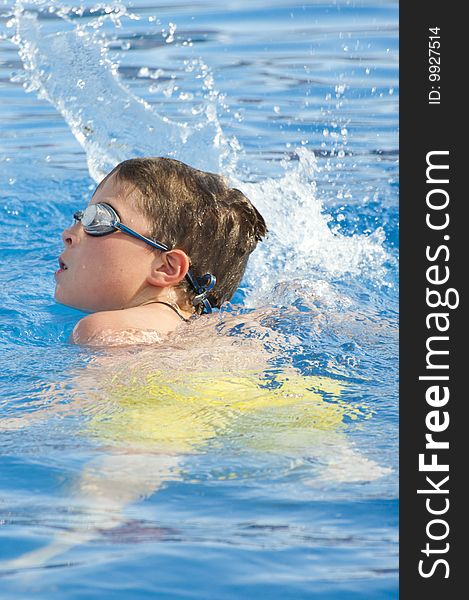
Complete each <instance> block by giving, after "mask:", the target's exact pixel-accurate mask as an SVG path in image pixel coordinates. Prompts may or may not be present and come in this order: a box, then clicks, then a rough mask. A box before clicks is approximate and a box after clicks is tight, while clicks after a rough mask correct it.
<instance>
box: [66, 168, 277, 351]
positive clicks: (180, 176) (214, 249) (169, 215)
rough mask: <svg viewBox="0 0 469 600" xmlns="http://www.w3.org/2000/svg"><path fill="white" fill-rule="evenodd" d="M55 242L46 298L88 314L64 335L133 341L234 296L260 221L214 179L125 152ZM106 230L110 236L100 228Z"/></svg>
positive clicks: (90, 341) (261, 228) (89, 341)
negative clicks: (50, 295) (58, 247)
mask: <svg viewBox="0 0 469 600" xmlns="http://www.w3.org/2000/svg"><path fill="white" fill-rule="evenodd" d="M74 218H75V223H74V225H72V226H71V227H69V228H67V229H66V230H65V231H64V232H63V234H62V239H63V242H64V245H65V250H64V252H63V253H62V254H61V255H60V257H59V267H60V268H59V269H58V270H57V271H56V273H55V278H56V290H55V299H56V300H57V301H58V302H60V303H62V304H66V305H68V306H72V307H74V308H78V309H80V310H84V311H89V312H90V313H91V314H89V315H87V316H86V317H84V318H83V319H81V320H80V321H79V322H78V323H77V325H76V326H75V328H74V330H73V333H72V340H71V341H73V342H74V343H77V344H86V345H94V344H99V345H103V344H106V343H112V342H113V341H114V342H115V341H116V340H117V339H118V338H119V334H121V336H122V335H123V334H124V332H126V333H129V334H130V333H131V334H132V341H133V342H134V343H138V341H141V340H142V339H144V338H145V334H144V332H145V331H146V332H148V330H151V331H152V332H157V333H158V334H162V335H164V334H167V333H169V332H171V331H173V330H174V329H176V327H177V326H178V325H179V324H180V323H181V322H182V321H188V320H189V319H190V318H191V317H192V315H194V314H201V313H203V312H211V309H212V307H218V308H219V307H220V306H221V305H222V304H223V303H224V302H225V301H227V300H229V299H230V298H231V297H232V296H233V294H234V293H235V291H236V289H237V287H238V286H239V283H240V281H241V278H242V276H243V274H244V271H245V269H246V265H247V261H248V258H249V255H250V254H251V252H252V251H253V250H254V248H255V247H256V245H257V242H258V241H260V240H261V239H262V238H263V237H264V236H265V234H266V232H267V228H266V225H265V222H264V219H263V218H262V216H261V215H260V214H259V212H258V211H257V210H256V209H255V208H254V206H253V205H252V204H251V202H250V201H249V200H248V199H247V198H246V196H244V194H242V193H241V192H240V191H239V190H236V189H232V188H229V187H228V186H227V185H226V183H225V181H224V179H223V178H222V177H220V176H218V175H215V174H212V173H206V172H204V171H199V170H197V169H193V168H192V167H189V166H188V165H185V164H184V163H181V162H179V161H177V160H173V159H169V158H134V159H130V160H126V161H124V162H122V163H120V164H119V165H117V167H115V168H114V169H113V170H112V171H111V172H110V173H109V174H108V175H107V176H106V177H105V178H104V179H103V181H102V182H101V183H100V184H99V185H98V187H97V189H96V191H95V193H94V195H93V197H92V199H91V201H90V204H89V205H88V207H87V208H86V209H85V211H83V212H77V213H75V215H74ZM110 234H112V235H110Z"/></svg>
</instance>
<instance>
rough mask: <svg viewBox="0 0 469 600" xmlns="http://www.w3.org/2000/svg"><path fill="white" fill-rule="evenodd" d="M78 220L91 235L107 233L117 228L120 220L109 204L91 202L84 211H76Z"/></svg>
mask: <svg viewBox="0 0 469 600" xmlns="http://www.w3.org/2000/svg"><path fill="white" fill-rule="evenodd" d="M74 217H75V219H76V220H77V221H80V222H81V224H82V225H83V229H84V230H85V231H86V233H88V234H89V235H106V234H107V233H112V232H113V231H115V230H116V227H115V223H116V222H119V220H118V216H117V214H116V213H115V211H114V210H113V209H112V208H111V207H110V206H108V205H107V204H90V205H89V206H87V207H86V208H85V210H84V211H82V212H78V213H75V215H74Z"/></svg>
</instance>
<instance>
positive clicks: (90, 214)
mask: <svg viewBox="0 0 469 600" xmlns="http://www.w3.org/2000/svg"><path fill="white" fill-rule="evenodd" d="M73 218H74V219H75V221H79V222H80V223H81V224H82V226H83V229H84V231H85V233H87V234H88V235H93V236H95V237H100V236H103V235H109V234H110V233H114V232H116V231H122V233H127V234H128V235H131V236H132V237H134V238H137V239H138V240H141V241H142V242H145V243H146V244H149V245H150V246H152V247H153V248H156V249H157V250H161V252H168V251H169V250H171V248H169V246H167V245H166V244H163V243H161V242H157V241H156V240H151V239H150V238H147V237H145V236H144V235H141V234H140V233H137V232H136V231H134V230H133V229H130V227H127V225H124V224H123V223H121V220H120V217H119V215H118V214H117V212H116V210H115V209H114V208H112V206H110V205H109V204H106V203H104V202H101V203H99V204H90V205H89V206H87V207H86V208H85V210H83V211H81V210H80V211H78V212H76V213H75V214H74V215H73ZM186 279H187V281H188V282H189V283H190V285H191V286H192V289H193V290H194V291H195V297H194V299H193V300H192V304H193V305H194V306H198V305H199V304H203V311H202V312H207V313H211V312H212V306H211V304H210V302H209V300H208V299H207V294H208V292H210V290H212V289H213V287H214V286H215V283H216V282H217V278H216V277H215V275H212V274H211V273H206V274H205V275H202V276H200V277H196V276H195V275H194V274H193V273H192V272H191V271H188V272H187V274H186Z"/></svg>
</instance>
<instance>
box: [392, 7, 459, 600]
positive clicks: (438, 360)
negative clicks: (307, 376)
mask: <svg viewBox="0 0 469 600" xmlns="http://www.w3.org/2000/svg"><path fill="white" fill-rule="evenodd" d="M461 7H462V5H458V4H456V3H453V2H443V1H441V0H440V1H438V2H436V1H433V0H429V1H427V2H424V3H422V4H416V3H415V2H406V3H404V2H402V3H401V5H400V157H401V167H400V180H401V186H400V222H401V243H400V247H401V255H400V314H401V318H400V373H401V380H400V501H401V504H400V506H401V508H400V598H401V599H403V600H407V599H412V600H413V599H415V598H420V597H422V598H425V600H432V599H433V598H435V599H437V598H438V599H441V598H444V599H445V600H450V599H452V598H459V597H466V596H467V591H466V592H464V591H463V590H464V589H465V583H466V582H465V579H466V573H465V572H464V570H463V568H462V564H463V556H462V552H463V549H462V541H463V540H464V534H463V530H465V529H466V528H465V522H466V519H464V517H463V514H462V510H461V507H462V506H464V505H466V504H467V500H466V499H465V498H464V493H463V492H462V490H461V482H462V481H463V476H462V473H461V470H460V468H459V466H458V465H460V464H462V463H464V462H465V458H466V456H467V455H468V448H467V446H466V444H467V445H468V446H469V434H465V435H464V434H463V433H462V427H463V424H464V415H463V408H464V407H465V405H466V404H467V403H468V401H469V400H468V391H467V388H466V387H465V386H464V384H463V383H464V382H463V378H464V375H463V373H464V372H468V373H469V352H468V350H467V348H468V345H467V344H466V343H465V337H466V332H469V326H468V325H467V318H466V319H465V317H467V316H468V315H467V311H466V310H465V306H466V293H465V288H466V287H467V286H466V284H465V281H464V279H465V278H466V279H467V277H468V271H469V269H468V268H467V267H466V265H467V264H468V262H469V260H468V259H469V246H467V245H466V244H465V242H466V240H467V241H468V242H469V230H468V225H467V223H468V220H467V217H466V214H467V211H466V205H467V204H468V202H469V200H468V196H469V191H468V190H467V189H464V188H463V185H462V184H463V179H464V178H465V174H466V172H469V162H468V161H467V159H466V156H468V152H467V150H466V148H465V146H467V144H468V132H469V128H468V125H467V124H468V121H469V119H468V111H469V104H468V103H467V102H465V90H466V89H467V85H468V75H467V73H468V69H467V64H466V62H467V59H466V56H467V52H465V49H466V40H467V39H469V29H468V28H467V23H466V19H465V18H464V17H463V16H462V13H461V10H460V9H461ZM463 161H464V163H465V164H463ZM465 267H466V268H465ZM463 269H464V270H465V273H463ZM463 287H464V290H463ZM465 313H466V314H465ZM465 470H466V469H465ZM458 507H459V508H458ZM464 508H465V506H464ZM456 514H458V515H459V521H458V519H457V517H456ZM466 572H467V573H469V571H466ZM456 590H458V591H457V592H456Z"/></svg>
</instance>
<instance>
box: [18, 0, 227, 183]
mask: <svg viewBox="0 0 469 600" xmlns="http://www.w3.org/2000/svg"><path fill="white" fill-rule="evenodd" d="M47 4H48V3H44V2H37V4H35V6H36V8H41V7H42V6H43V5H46V6H47ZM124 8H125V7H124ZM124 8H122V9H121V12H120V13H119V18H122V17H123V15H124V14H125V10H124ZM104 10H105V9H104ZM51 11H52V12H55V13H56V15H57V17H58V21H57V23H58V26H59V28H60V30H59V31H55V32H54V33H47V32H44V31H43V26H42V25H41V23H40V20H39V19H38V15H37V14H36V13H34V12H29V11H28V10H26V9H25V8H24V7H23V5H22V3H21V2H17V3H16V5H15V9H14V17H13V18H12V19H11V21H10V23H9V25H10V27H14V28H15V35H14V36H12V37H11V41H12V42H13V43H15V44H16V45H17V46H18V53H19V56H20V58H21V60H22V63H23V68H24V73H23V74H22V77H23V78H24V87H25V89H26V91H28V92H32V91H35V92H36V93H37V94H38V96H39V97H40V98H42V99H45V100H47V101H49V102H50V103H51V104H52V105H53V106H54V107H55V108H56V109H57V110H58V111H59V112H60V113H61V115H62V116H63V118H64V119H65V121H66V122H67V124H68V126H69V127H70V130H71V131H72V133H73V135H74V136H75V138H76V139H77V141H78V142H79V143H80V145H81V146H82V147H83V149H84V150H85V153H86V157H87V163H88V169H89V172H90V174H91V176H92V177H93V178H94V179H95V181H97V182H98V181H100V180H101V179H102V178H103V177H104V175H105V174H107V173H108V172H109V171H110V170H111V169H112V168H113V167H114V166H115V165H116V164H117V163H119V162H121V161H122V160H125V159H127V158H130V157H135V156H169V157H172V158H176V159H178V160H182V161H184V162H188V163H190V164H193V165H194V166H196V167H200V168H204V169H209V170H214V171H218V170H219V168H220V161H221V160H222V157H223V155H224V145H225V141H224V139H223V136H222V133H221V128H220V125H219V123H218V120H217V119H216V118H207V120H206V121H205V123H204V126H203V127H197V128H190V127H189V126H188V125H187V124H186V123H178V122H174V121H171V120H170V119H168V118H167V117H165V116H161V115H159V114H158V113H157V112H156V111H155V110H154V108H153V107H152V106H151V105H150V104H148V103H147V102H145V101H144V100H143V99H142V98H138V97H137V96H135V95H134V94H132V92H131V91H130V90H129V89H128V88H127V87H126V86H125V85H124V84H123V83H122V82H121V81H120V79H119V76H118V72H117V67H118V65H116V64H115V63H113V62H112V61H111V60H110V58H109V54H108V47H107V39H106V37H105V36H103V35H102V34H101V33H100V32H99V26H100V24H102V23H103V20H104V19H105V18H106V17H107V18H109V19H114V20H115V19H116V13H115V12H114V10H109V11H107V12H106V11H105V14H104V15H101V16H100V17H98V19H99V23H98V24H97V23H96V22H94V23H93V22H92V24H91V25H90V24H88V25H86V24H85V25H82V24H76V23H75V22H73V21H70V20H69V19H68V18H67V11H66V10H65V8H64V7H54V6H53V5H51V6H49V8H48V10H47V12H49V13H50V12H51ZM209 108H210V107H207V110H208V109H209ZM195 134H196V135H195Z"/></svg>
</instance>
